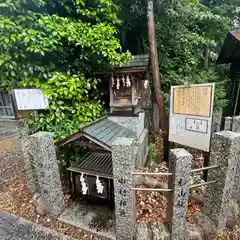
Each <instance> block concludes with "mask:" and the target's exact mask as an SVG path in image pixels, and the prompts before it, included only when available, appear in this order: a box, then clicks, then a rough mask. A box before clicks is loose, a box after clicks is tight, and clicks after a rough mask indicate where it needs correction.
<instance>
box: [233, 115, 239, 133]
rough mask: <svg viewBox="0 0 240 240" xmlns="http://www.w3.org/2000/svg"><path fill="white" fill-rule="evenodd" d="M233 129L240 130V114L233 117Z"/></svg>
mask: <svg viewBox="0 0 240 240" xmlns="http://www.w3.org/2000/svg"><path fill="white" fill-rule="evenodd" d="M232 131H233V132H240V116H236V117H233V125H232Z"/></svg>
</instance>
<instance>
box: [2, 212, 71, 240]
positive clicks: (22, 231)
mask: <svg viewBox="0 0 240 240" xmlns="http://www.w3.org/2000/svg"><path fill="white" fill-rule="evenodd" d="M0 217H2V218H1V219H2V220H3V219H5V220H3V224H2V225H1V226H0V239H1V240H70V239H72V238H70V237H68V236H66V235H63V234H60V233H57V232H55V231H52V230H51V229H48V228H45V227H42V226H40V225H37V224H36V223H34V222H31V221H29V220H26V219H24V218H21V217H18V216H15V215H12V214H10V213H7V212H4V211H0Z"/></svg>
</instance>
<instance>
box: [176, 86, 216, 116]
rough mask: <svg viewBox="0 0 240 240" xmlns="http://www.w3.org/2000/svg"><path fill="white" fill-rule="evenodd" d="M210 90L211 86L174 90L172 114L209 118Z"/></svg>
mask: <svg viewBox="0 0 240 240" xmlns="http://www.w3.org/2000/svg"><path fill="white" fill-rule="evenodd" d="M212 89H213V88H212V86H195V87H183V88H174V89H173V113H174V114H183V115H194V116H202V117H209V116H210V115H211V104H212Z"/></svg>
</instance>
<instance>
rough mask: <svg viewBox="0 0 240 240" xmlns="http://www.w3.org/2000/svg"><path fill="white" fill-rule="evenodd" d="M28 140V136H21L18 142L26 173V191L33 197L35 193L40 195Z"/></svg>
mask: <svg viewBox="0 0 240 240" xmlns="http://www.w3.org/2000/svg"><path fill="white" fill-rule="evenodd" d="M29 138H30V137H29V136H27V135H23V136H21V138H20V141H21V146H22V153H23V161H24V167H25V170H26V173H27V180H28V181H27V183H28V189H29V191H30V193H31V195H32V196H33V195H34V194H35V193H40V186H39V183H38V176H37V172H36V164H35V162H34V158H33V152H32V149H31V144H30V141H29Z"/></svg>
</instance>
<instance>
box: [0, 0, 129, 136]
mask: <svg viewBox="0 0 240 240" xmlns="http://www.w3.org/2000/svg"><path fill="white" fill-rule="evenodd" d="M117 11H118V6H117V5H115V4H113V2H112V1H111V0H91V1H85V0H54V1H53V0H40V1H39V0H7V1H3V0H1V2H0V41H1V46H0V49H1V54H0V71H1V73H0V76H1V79H0V85H1V88H7V89H11V88H12V87H14V86H16V85H17V84H20V85H24V86H33V87H41V88H43V89H44V90H45V93H46V94H47V95H48V97H49V100H50V107H49V109H48V111H47V112H46V113H43V114H42V115H41V116H40V118H39V119H37V121H36V123H37V124H35V127H36V129H37V130H39V129H42V130H51V131H53V132H55V135H56V137H57V138H62V137H64V136H65V135H66V134H68V133H71V132H73V131H76V130H77V128H79V126H81V125H83V124H86V123H87V122H89V121H92V120H94V119H95V118H96V117H99V116H100V115H101V114H102V112H103V109H102V105H100V104H99V103H98V102H97V100H96V99H94V97H92V95H93V94H91V93H92V92H93V90H92V89H93V87H95V88H96V86H97V83H98V80H97V79H93V72H94V71H97V70H100V69H102V68H105V67H107V66H109V65H111V66H115V65H121V64H124V63H126V62H127V61H128V60H129V59H130V57H131V56H130V53H129V52H126V53H124V52H122V50H121V45H120V42H119V40H118V38H117V37H116V34H117V26H118V24H119V23H120V21H119V19H118V17H117ZM97 96H98V95H97ZM95 98H96V94H95ZM31 124H33V122H31Z"/></svg>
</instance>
